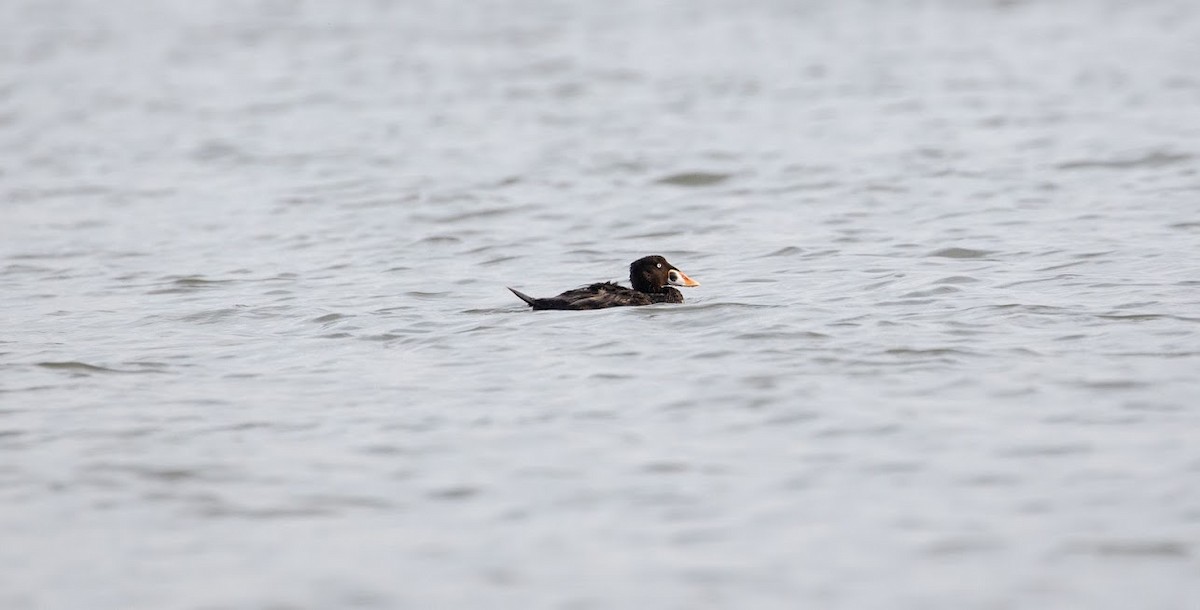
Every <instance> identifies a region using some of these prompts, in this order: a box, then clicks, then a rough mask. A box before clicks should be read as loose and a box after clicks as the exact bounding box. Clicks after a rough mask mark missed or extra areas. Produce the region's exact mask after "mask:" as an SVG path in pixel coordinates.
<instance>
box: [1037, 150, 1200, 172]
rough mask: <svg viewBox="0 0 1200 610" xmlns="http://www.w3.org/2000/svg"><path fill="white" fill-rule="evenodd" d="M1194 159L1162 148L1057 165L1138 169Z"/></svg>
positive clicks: (1068, 167)
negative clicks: (1114, 157) (1123, 156)
mask: <svg viewBox="0 0 1200 610" xmlns="http://www.w3.org/2000/svg"><path fill="white" fill-rule="evenodd" d="M1192 159H1193V155H1190V154H1187V153H1173V152H1166V151H1161V150H1155V151H1150V152H1148V153H1146V154H1144V155H1142V156H1140V157H1129V158H1124V159H1120V158H1118V159H1081V160H1079V161H1067V162H1065V163H1059V164H1058V165H1056V166H1055V167H1056V168H1057V169H1065V170H1076V169H1138V168H1142V167H1165V166H1168V165H1178V164H1180V163H1186V162H1188V161H1191V160H1192Z"/></svg>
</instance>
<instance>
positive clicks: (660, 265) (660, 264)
mask: <svg viewBox="0 0 1200 610" xmlns="http://www.w3.org/2000/svg"><path fill="white" fill-rule="evenodd" d="M654 266H655V267H658V268H659V269H662V263H658V264H657V265H654Z"/></svg>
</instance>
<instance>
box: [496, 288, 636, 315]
mask: <svg viewBox="0 0 1200 610" xmlns="http://www.w3.org/2000/svg"><path fill="white" fill-rule="evenodd" d="M509 290H512V291H513V294H515V295H517V296H518V297H519V298H520V299H521V300H522V301H525V302H526V303H528V304H529V305H530V306H531V307H533V308H534V309H603V308H605V307H621V306H625V305H649V304H650V303H651V301H650V299H649V297H647V296H646V295H645V294H643V293H641V292H638V291H636V290H631V289H629V288H626V287H624V286H621V285H619V284H614V283H612V282H601V283H598V284H592V285H590V286H584V287H583V288H576V289H575V290H568V291H566V292H564V293H562V294H560V295H558V296H556V297H547V298H544V299H538V298H533V297H530V296H529V295H526V294H522V293H521V292H518V291H516V290H513V289H512V288H509Z"/></svg>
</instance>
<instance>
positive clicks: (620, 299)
mask: <svg viewBox="0 0 1200 610" xmlns="http://www.w3.org/2000/svg"><path fill="white" fill-rule="evenodd" d="M629 283H630V285H632V286H633V288H626V287H624V286H621V285H619V284H614V283H612V282H601V283H599V284H592V285H591V286H586V287H584V288H577V289H575V290H568V291H566V292H564V293H562V294H560V295H558V296H556V297H547V298H544V299H538V298H534V297H531V296H529V295H527V294H524V293H522V292H519V291H517V290H513V289H512V288H509V290H512V293H513V294H515V295H517V296H518V297H520V299H521V300H522V301H525V302H526V303H528V304H529V305H530V306H531V307H533V308H534V309H603V308H605V307H624V306H630V305H650V304H652V303H682V302H683V295H682V294H680V292H679V291H678V290H676V289H674V288H672V287H671V285H675V286H699V285H700V283H699V282H697V281H695V280H693V279H692V278H690V277H688V276H687V275H684V273H683V272H682V271H680V270H678V269H676V268H675V267H674V266H673V265H671V263H668V262H667V259H665V258H663V257H661V256H647V257H645V258H639V259H638V260H636V261H633V264H631V265H629Z"/></svg>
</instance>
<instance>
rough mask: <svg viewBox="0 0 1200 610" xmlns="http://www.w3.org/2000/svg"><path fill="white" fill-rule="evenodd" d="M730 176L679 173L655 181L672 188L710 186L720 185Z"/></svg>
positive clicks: (711, 173)
mask: <svg viewBox="0 0 1200 610" xmlns="http://www.w3.org/2000/svg"><path fill="white" fill-rule="evenodd" d="M732 177H733V176H732V174H722V173H718V172H681V173H678V174H671V175H669V176H663V177H662V178H659V179H658V180H655V182H657V183H658V184H670V185H672V186H690V187H700V186H712V185H714V184H720V183H722V182H725V181H726V180H729V179H730V178H732Z"/></svg>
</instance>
